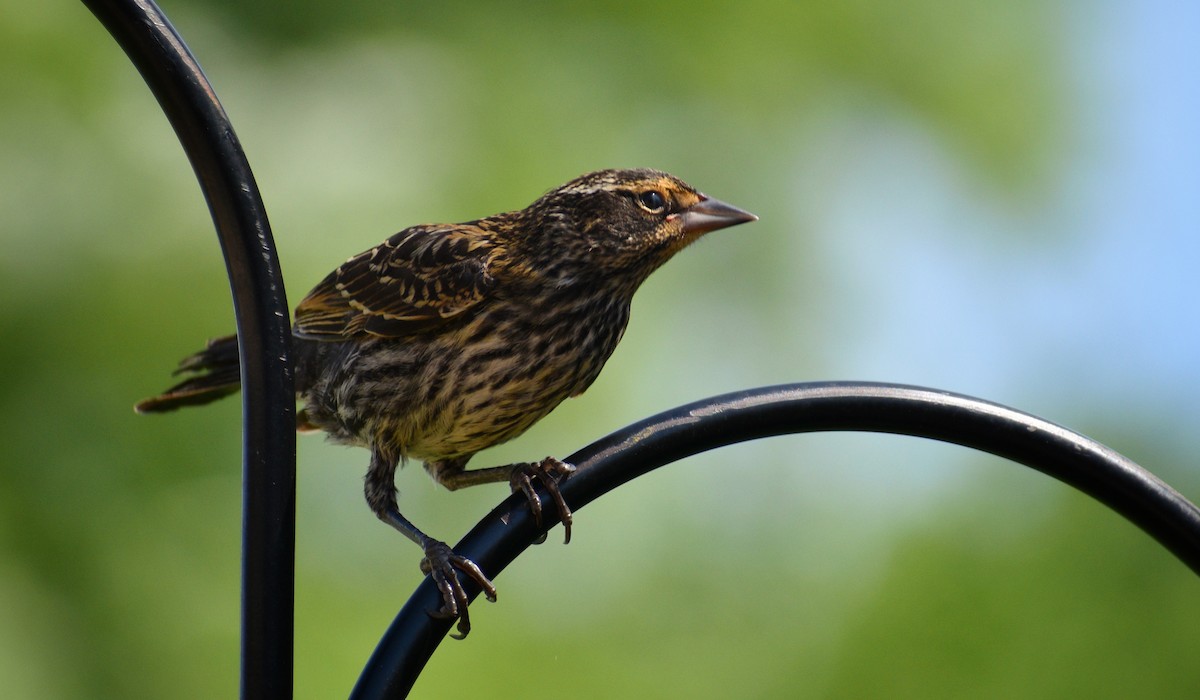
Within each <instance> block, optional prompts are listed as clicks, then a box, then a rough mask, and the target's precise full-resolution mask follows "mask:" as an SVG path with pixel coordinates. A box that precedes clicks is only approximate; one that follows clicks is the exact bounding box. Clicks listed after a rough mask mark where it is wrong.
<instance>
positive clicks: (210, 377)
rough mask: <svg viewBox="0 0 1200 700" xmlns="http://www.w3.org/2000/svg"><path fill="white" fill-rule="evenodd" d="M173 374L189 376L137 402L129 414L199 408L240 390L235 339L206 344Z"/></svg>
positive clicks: (229, 337)
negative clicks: (191, 407) (132, 411)
mask: <svg viewBox="0 0 1200 700" xmlns="http://www.w3.org/2000/svg"><path fill="white" fill-rule="evenodd" d="M175 374H177V375H178V374H190V375H191V376H189V377H188V378H187V379H185V380H183V381H182V382H179V383H178V384H176V385H175V386H173V387H171V388H170V389H167V390H166V391H164V392H163V393H162V394H159V395H158V396H153V397H151V398H148V399H145V400H143V401H141V402H139V403H138V404H137V405H136V406H134V407H133V410H135V411H137V412H138V413H164V412H166V411H174V410H175V409H177V408H180V407H181V406H200V405H202V404H206V403H209V402H211V401H216V400H217V399H220V398H223V397H225V396H228V395H230V394H232V393H234V392H235V391H237V390H238V389H240V388H241V370H240V366H239V360H238V344H237V336H236V335H227V336H225V337H223V338H214V339H213V340H210V341H208V345H207V346H206V347H205V348H204V349H203V350H201V351H200V352H198V353H196V354H195V355H190V356H188V357H185V358H183V359H182V360H180V362H179V368H178V369H176V370H175Z"/></svg>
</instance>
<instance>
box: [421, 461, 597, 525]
mask: <svg viewBox="0 0 1200 700" xmlns="http://www.w3.org/2000/svg"><path fill="white" fill-rule="evenodd" d="M468 459H470V458H469V457H460V458H458V459H446V460H440V461H437V462H426V463H425V470H426V471H428V472H429V475H430V476H432V477H433V479H434V481H436V482H438V483H439V484H441V485H442V486H445V487H446V488H448V489H450V490H451V491H455V490H457V489H463V488H466V487H468V486H477V485H479V484H494V483H497V482H501V481H507V482H508V483H509V484H510V485H511V486H512V490H513V493H516V492H518V491H520V492H521V493H523V494H525V498H526V500H528V501H529V510H530V511H532V512H533V519H534V522H536V523H537V525H538V527H541V526H542V499H540V498H538V495H537V491H536V490H535V489H534V485H533V480H534V479H537V480H538V481H540V482H541V483H542V486H544V487H545V488H546V491H547V492H548V493H549V494H550V498H552V499H554V505H555V507H556V508H557V509H558V518H559V520H561V521H562V524H563V530H564V531H565V538H564V544H565V543H569V542H570V541H571V523H572V522H573V516H572V514H571V509H570V507H568V506H567V502H566V501H565V500H564V499H563V495H562V491H560V490H559V488H558V482H559V480H560V479H563V478H566V477H567V476H569V475H570V474H571V473H572V472H574V471H575V467H573V466H572V465H570V464H567V463H566V462H563V461H562V460H559V459H555V458H554V457H547V458H545V459H543V460H542V461H540V462H517V463H516V464H507V465H504V466H502V467H488V468H486V469H472V470H470V471H467V470H466V469H465V467H466V465H467V460H468ZM542 539H543V540H544V539H545V538H544V537H543V538H542Z"/></svg>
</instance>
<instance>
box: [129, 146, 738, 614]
mask: <svg viewBox="0 0 1200 700" xmlns="http://www.w3.org/2000/svg"><path fill="white" fill-rule="evenodd" d="M756 218H757V217H756V216H754V215H753V214H750V213H748V212H744V211H742V210H741V209H738V208H736V207H733V206H730V205H728V204H725V203H724V202H720V201H718V200H715V199H711V198H709V197H706V196H705V195H703V194H701V193H699V192H697V191H696V190H695V189H693V188H692V187H690V186H689V185H687V184H685V183H684V182H682V181H681V180H679V179H677V178H675V177H673V176H671V175H668V174H666V173H663V172H658V171H654V170H602V171H598V172H594V173H589V174H587V175H583V176H582V177H579V178H577V179H575V180H572V181H570V182H568V183H567V184H565V185H563V186H562V187H559V188H557V189H554V190H551V191H550V192H548V193H547V194H546V195H544V196H543V197H541V198H540V199H538V200H537V201H536V202H534V203H533V204H531V205H529V206H528V207H527V208H525V209H522V210H520V211H514V212H507V213H504V214H497V215H495V216H491V217H488V218H485V219H479V220H477V221H468V222H466V223H461V224H449V225H424V226H414V227H412V228H408V229H405V230H403V231H401V232H400V233H397V234H396V235H394V236H392V237H391V238H389V239H387V240H386V241H384V242H383V243H382V244H380V245H378V246H376V247H374V248H372V249H370V250H368V251H366V252H364V253H361V254H359V255H356V256H354V257H353V258H351V259H350V260H348V261H346V263H345V264H343V265H342V266H341V267H339V268H337V269H336V270H334V271H333V272H332V273H331V274H330V275H329V276H328V277H326V278H325V280H324V281H322V282H321V283H320V284H318V285H317V286H316V288H315V289H313V290H312V292H310V293H309V295H308V296H307V297H305V299H304V300H303V301H301V302H300V305H299V306H298V307H297V308H296V321H295V325H294V326H293V332H294V358H295V377H296V394H297V397H298V398H299V399H300V400H301V401H303V402H304V408H303V410H302V411H301V412H300V414H299V416H298V424H299V425H298V428H299V429H302V430H303V429H319V430H323V431H325V432H326V433H328V435H329V437H330V439H332V440H334V441H335V442H340V443H344V444H348V445H360V446H363V447H366V448H367V449H369V450H370V451H371V465H370V468H369V469H368V471H367V476H366V488H365V491H366V497H367V502H368V504H370V506H371V510H373V511H374V512H375V514H376V515H377V516H379V518H380V519H382V520H383V521H384V522H386V523H388V524H389V525H391V526H393V527H395V528H396V529H397V530H399V531H400V532H402V533H404V535H405V536H407V537H408V538H409V539H411V540H413V541H414V542H416V543H417V544H418V545H420V546H421V548H422V549H423V550H424V552H425V558H424V559H423V560H422V562H421V568H422V570H424V571H425V572H426V573H429V574H431V575H432V576H433V579H434V581H435V582H436V583H437V585H438V588H439V589H440V590H441V592H442V598H443V607H442V609H441V611H440V614H442V615H445V616H449V617H454V616H457V617H459V624H458V630H459V632H460V633H461V634H462V635H464V636H465V635H466V633H467V632H468V631H469V630H470V621H469V619H468V617H467V607H466V602H467V600H466V594H465V592H464V591H463V588H462V585H461V583H460V582H459V580H458V575H457V574H456V573H455V571H454V570H455V569H456V568H457V569H458V570H460V571H462V572H463V573H465V574H466V575H468V576H470V577H471V578H472V579H474V580H475V581H476V582H477V583H478V584H479V586H480V587H481V588H482V589H483V591H484V593H485V594H486V595H487V597H488V599H489V600H495V596H496V589H495V587H494V586H493V585H492V583H491V581H489V580H488V579H487V577H486V576H484V574H483V572H482V571H480V570H479V567H477V566H476V565H475V564H474V562H472V561H470V560H468V559H466V558H464V557H461V556H459V555H457V554H455V553H454V552H453V551H452V550H451V549H450V547H449V546H447V545H446V544H445V543H443V542H441V541H439V540H435V539H433V538H431V537H429V536H427V535H426V534H425V533H423V532H421V531H420V530H419V529H417V528H416V527H415V526H414V525H413V524H412V523H410V522H409V521H408V520H407V519H405V518H404V516H402V515H401V514H400V511H399V510H398V509H397V505H396V488H395V485H394V482H393V478H394V476H395V472H396V467H397V465H399V464H400V463H401V462H403V461H405V460H406V459H408V458H410V457H411V458H416V459H420V460H422V461H423V462H424V464H425V469H426V470H427V471H428V472H429V474H430V475H431V476H432V477H433V478H434V479H435V480H437V482H438V483H440V484H442V485H444V486H446V487H447V488H449V489H451V490H454V489H458V488H462V487H465V486H473V485H475V484H483V483H492V482H497V481H505V480H508V481H510V483H511V484H512V486H513V489H514V490H521V491H523V492H524V493H525V495H526V497H527V498H528V499H529V505H530V508H531V509H532V510H533V513H534V515H535V516H536V517H538V519H539V521H540V517H541V503H540V502H539V499H538V497H537V495H536V492H535V491H534V487H533V480H534V479H536V480H538V481H540V482H541V483H542V484H543V485H544V486H545V488H546V489H547V491H548V492H549V493H550V494H551V496H552V497H553V498H554V500H555V505H556V506H557V509H558V514H559V517H560V519H561V521H562V523H563V526H564V529H565V532H566V540H567V541H570V538H571V529H570V528H571V511H570V509H569V508H568V507H567V504H566V503H565V502H564V501H563V498H562V495H561V494H560V493H559V491H558V482H557V480H558V478H560V477H562V476H565V475H566V474H569V473H570V472H571V471H572V470H573V469H574V467H572V466H570V465H568V464H565V463H563V462H561V461H559V460H557V459H554V458H553V457H547V458H546V459H544V460H542V461H541V462H534V463H521V464H515V465H508V466H502V467H492V468H488V469H476V470H471V471H466V470H465V467H466V464H467V461H468V460H469V459H470V458H471V456H472V455H474V454H475V453H476V452H478V451H480V450H482V449H484V448H487V447H491V446H492V445H496V444H499V443H501V442H504V441H506V440H509V439H512V438H514V437H516V436H517V435H520V434H521V433H522V432H524V431H525V430H526V429H528V428H529V426H531V425H533V424H534V423H535V422H537V421H538V420H539V419H541V418H542V417H543V416H545V415H546V414H547V413H549V412H550V411H551V410H552V409H553V408H554V407H555V406H557V405H558V404H559V403H561V402H562V401H563V399H565V398H567V397H568V396H576V395H578V394H580V393H582V392H583V391H584V390H585V389H587V388H588V386H589V385H590V384H591V383H592V381H593V380H594V379H595V378H596V375H597V374H599V372H600V368H601V367H603V365H604V363H605V361H606V360H608V357H609V355H611V354H612V352H613V349H614V348H616V346H617V342H618V341H620V339H621V335H622V333H624V331H625V325H626V323H627V322H628V320H629V303H630V300H631V299H632V297H633V293H634V291H636V290H637V288H638V286H639V285H641V283H642V282H643V281H644V280H645V279H646V277H647V276H649V275H650V273H651V272H653V271H654V270H655V269H657V268H658V267H659V266H660V265H662V264H663V263H664V262H666V261H667V260H668V259H669V258H670V257H671V256H672V255H674V254H675V253H676V252H678V251H679V250H681V249H683V248H684V247H685V246H687V245H688V244H690V243H691V242H692V241H694V240H696V239H697V238H699V237H700V236H701V235H702V234H704V233H706V232H708V231H712V230H715V229H719V228H724V227H727V226H733V225H736V224H740V223H744V222H747V221H753V220H755V219H756ZM179 372H191V373H194V375H193V376H191V377H190V378H188V379H186V380H185V381H183V382H181V383H180V384H178V385H176V386H174V387H172V388H170V389H168V390H167V391H166V392H165V393H163V394H162V395H161V396H157V397H154V398H151V399H147V400H145V401H143V402H141V403H139V404H138V405H137V410H138V411H139V412H144V413H146V412H160V411H169V410H173V409H175V408H178V407H180V406H187V405H195V404H203V403H208V402H209V401H213V400H215V399H218V398H221V397H222V396H226V395H228V394H230V393H233V392H235V391H237V389H238V382H239V374H238V350H237V341H236V337H234V336H229V337H225V338H219V339H216V340H213V341H210V342H209V344H208V347H207V348H206V349H204V350H202V351H201V352H199V353H197V354H195V355H192V356H191V357H188V358H186V359H184V360H183V361H182V362H181V363H180V366H179Z"/></svg>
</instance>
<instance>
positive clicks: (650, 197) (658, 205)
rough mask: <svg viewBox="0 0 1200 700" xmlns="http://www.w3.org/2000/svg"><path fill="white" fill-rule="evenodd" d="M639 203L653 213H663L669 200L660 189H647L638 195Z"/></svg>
mask: <svg viewBox="0 0 1200 700" xmlns="http://www.w3.org/2000/svg"><path fill="white" fill-rule="evenodd" d="M637 201H638V204H639V205H641V207H642V208H643V209H645V210H646V211H648V212H650V213H651V214H661V213H662V212H663V210H664V209H666V208H667V201H666V200H665V199H663V196H662V193H661V192H659V191H658V190H647V191H645V192H642V193H641V194H639V195H638V196H637Z"/></svg>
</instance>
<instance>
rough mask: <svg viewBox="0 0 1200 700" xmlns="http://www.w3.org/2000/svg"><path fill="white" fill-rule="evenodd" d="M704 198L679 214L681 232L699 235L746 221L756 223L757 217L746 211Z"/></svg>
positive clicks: (717, 200) (716, 200)
mask: <svg viewBox="0 0 1200 700" xmlns="http://www.w3.org/2000/svg"><path fill="white" fill-rule="evenodd" d="M700 196H701V197H704V198H703V199H701V200H700V201H699V202H697V203H696V204H693V205H692V206H690V207H688V208H687V209H685V210H684V211H683V212H681V213H680V215H679V218H680V219H681V220H682V221H683V232H684V233H693V234H701V233H708V232H709V231H716V230H717V229H719V228H726V227H729V226H737V225H738V224H744V223H746V222H747V221H758V217H757V216H755V215H754V214H751V213H750V212H748V211H743V210H741V209H738V208H737V207H735V206H733V205H732V204H726V203H725V202H722V201H721V200H719V199H713V198H711V197H705V196H704V195H700Z"/></svg>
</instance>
